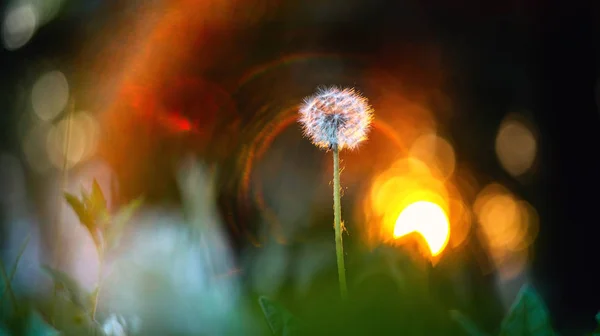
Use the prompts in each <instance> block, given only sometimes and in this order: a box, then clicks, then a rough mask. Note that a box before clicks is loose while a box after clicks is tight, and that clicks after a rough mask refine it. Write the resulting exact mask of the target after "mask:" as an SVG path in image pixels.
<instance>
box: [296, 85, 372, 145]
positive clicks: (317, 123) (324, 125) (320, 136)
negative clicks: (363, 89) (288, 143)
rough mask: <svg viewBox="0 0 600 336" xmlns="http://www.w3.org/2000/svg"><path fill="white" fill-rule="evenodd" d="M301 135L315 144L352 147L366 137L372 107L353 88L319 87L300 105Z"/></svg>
mask: <svg viewBox="0 0 600 336" xmlns="http://www.w3.org/2000/svg"><path fill="white" fill-rule="evenodd" d="M299 114H300V118H299V122H300V124H301V125H302V130H303V132H304V135H305V136H306V137H308V138H309V139H310V140H311V141H312V142H313V143H314V144H315V145H316V146H317V147H319V148H323V149H329V148H332V147H335V146H337V148H338V149H340V150H341V149H344V148H348V149H355V148H356V147H357V146H358V144H359V143H360V142H362V141H363V140H365V139H366V138H367V133H368V131H369V127H370V125H371V120H372V119H373V109H372V108H371V106H370V105H369V104H368V102H367V99H366V98H365V97H363V96H362V95H361V94H360V93H359V92H357V91H356V90H354V89H350V88H345V89H341V88H338V87H329V88H319V89H318V90H317V93H316V94H314V95H313V96H310V97H307V98H306V99H304V103H303V104H302V106H300V110H299Z"/></svg>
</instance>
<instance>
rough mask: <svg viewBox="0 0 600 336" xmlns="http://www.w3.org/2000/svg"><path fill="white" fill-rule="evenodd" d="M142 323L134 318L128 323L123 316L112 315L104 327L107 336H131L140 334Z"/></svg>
mask: <svg viewBox="0 0 600 336" xmlns="http://www.w3.org/2000/svg"><path fill="white" fill-rule="evenodd" d="M139 329H140V321H139V319H138V318H137V317H134V318H132V319H130V320H129V321H127V320H126V319H125V318H124V317H123V316H120V315H116V314H112V315H110V316H109V317H108V318H107V319H106V321H104V324H103V325H102V331H104V334H105V335H106V336H131V335H135V334H137V333H138V332H139Z"/></svg>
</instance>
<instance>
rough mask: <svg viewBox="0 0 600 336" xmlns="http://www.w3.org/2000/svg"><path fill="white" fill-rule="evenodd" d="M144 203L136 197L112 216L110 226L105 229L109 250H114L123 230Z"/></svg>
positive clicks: (141, 198) (140, 198) (142, 199)
mask: <svg viewBox="0 0 600 336" xmlns="http://www.w3.org/2000/svg"><path fill="white" fill-rule="evenodd" d="M143 203H144V198H143V197H138V198H136V199H134V200H133V201H131V202H129V204H127V205H126V206H124V207H122V208H121V209H120V210H119V212H118V213H117V214H116V215H115V216H113V219H112V222H111V225H110V226H109V227H107V228H106V243H107V245H108V247H109V248H115V247H117V246H118V245H119V241H120V239H121V236H122V234H123V231H124V230H125V226H126V225H127V223H128V222H129V221H130V220H131V218H132V217H133V215H134V214H135V213H136V212H137V210H138V209H139V208H140V206H141V205H142V204H143Z"/></svg>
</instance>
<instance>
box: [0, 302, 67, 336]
mask: <svg viewBox="0 0 600 336" xmlns="http://www.w3.org/2000/svg"><path fill="white" fill-rule="evenodd" d="M3 332H4V333H5V334H4V333H3ZM59 334H60V333H59V332H58V331H57V330H56V329H54V328H53V327H52V326H50V325H49V324H48V323H47V322H46V321H45V320H44V319H43V318H42V316H41V315H40V314H39V313H38V312H37V311H35V310H32V309H31V308H29V307H28V308H21V309H19V310H18V311H17V312H15V313H14V314H13V315H12V316H11V318H10V319H9V320H7V321H6V324H5V328H4V330H2V328H0V335H23V336H55V335H59Z"/></svg>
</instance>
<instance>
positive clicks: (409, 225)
mask: <svg viewBox="0 0 600 336" xmlns="http://www.w3.org/2000/svg"><path fill="white" fill-rule="evenodd" d="M413 232H417V233H419V234H420V235H421V236H422V237H423V239H425V241H426V242H427V246H428V247H429V251H430V252H431V255H432V256H436V255H438V254H440V253H441V252H442V251H443V250H444V248H445V247H446V244H447V243H448V240H449V238H450V221H449V220H448V216H447V215H446V212H445V211H444V209H442V207H440V206H439V205H437V204H435V203H433V202H428V201H418V202H415V203H411V204H410V205H408V206H407V207H406V208H404V210H402V212H401V213H400V215H399V216H398V219H397V220H396V225H395V226H394V238H399V237H402V236H405V235H407V234H410V233H413Z"/></svg>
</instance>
